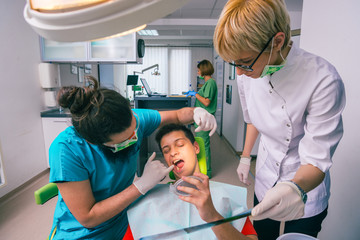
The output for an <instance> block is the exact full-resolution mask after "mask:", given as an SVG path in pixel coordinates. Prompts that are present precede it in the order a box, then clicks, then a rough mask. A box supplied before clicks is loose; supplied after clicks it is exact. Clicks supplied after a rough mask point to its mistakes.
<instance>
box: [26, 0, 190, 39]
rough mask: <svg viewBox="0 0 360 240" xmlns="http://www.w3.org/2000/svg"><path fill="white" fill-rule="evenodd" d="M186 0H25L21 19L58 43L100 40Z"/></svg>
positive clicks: (134, 27)
mask: <svg viewBox="0 0 360 240" xmlns="http://www.w3.org/2000/svg"><path fill="white" fill-rule="evenodd" d="M188 1H189V0H27V3H26V5H25V8H24V18H25V20H26V21H27V23H28V24H29V25H30V26H31V27H32V28H33V29H34V30H35V32H37V33H38V34H39V35H41V36H42V37H44V38H46V39H49V40H53V41H58V42H80V41H90V40H95V39H100V38H104V37H108V36H112V35H116V34H119V33H122V32H125V31H129V33H130V32H131V31H132V32H134V31H138V30H139V26H142V28H145V26H146V25H145V26H144V24H147V23H150V22H153V21H154V20H157V19H159V18H162V17H164V16H166V15H168V14H170V13H172V12H174V11H175V10H176V9H178V8H180V7H182V6H184V5H185V4H186V3H187V2H188Z"/></svg>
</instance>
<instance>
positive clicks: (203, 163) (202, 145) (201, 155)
mask: <svg viewBox="0 0 360 240" xmlns="http://www.w3.org/2000/svg"><path fill="white" fill-rule="evenodd" d="M195 141H196V142H197V143H198V144H199V147H200V152H199V153H198V154H197V159H198V163H199V168H200V172H201V173H202V174H205V175H207V166H206V152H205V143H204V139H202V138H201V137H195ZM169 177H170V179H171V180H175V175H174V172H173V171H171V172H170V173H169Z"/></svg>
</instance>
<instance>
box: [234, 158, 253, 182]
mask: <svg viewBox="0 0 360 240" xmlns="http://www.w3.org/2000/svg"><path fill="white" fill-rule="evenodd" d="M250 161H251V157H241V158H240V163H239V166H238V168H237V170H236V171H237V173H238V176H239V179H240V182H242V183H244V184H245V185H247V186H249V185H250V184H251V182H250V181H249V180H248V177H249V171H250Z"/></svg>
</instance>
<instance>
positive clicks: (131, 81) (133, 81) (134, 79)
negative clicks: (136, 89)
mask: <svg viewBox="0 0 360 240" xmlns="http://www.w3.org/2000/svg"><path fill="white" fill-rule="evenodd" d="M138 79H139V75H128V76H127V82H126V85H137V84H138Z"/></svg>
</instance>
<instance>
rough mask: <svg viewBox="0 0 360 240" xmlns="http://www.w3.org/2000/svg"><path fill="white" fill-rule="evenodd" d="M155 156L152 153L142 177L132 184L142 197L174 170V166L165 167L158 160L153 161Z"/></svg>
mask: <svg viewBox="0 0 360 240" xmlns="http://www.w3.org/2000/svg"><path fill="white" fill-rule="evenodd" d="M155 156H156V153H155V152H154V153H153V154H152V155H151V156H150V158H149V160H148V161H147V162H146V164H145V167H144V172H143V174H142V176H141V177H140V178H139V179H138V180H136V181H135V182H134V185H135V187H136V188H137V189H138V190H139V192H140V193H141V194H142V195H145V193H146V192H147V191H149V190H150V189H152V188H153V187H155V186H156V184H158V183H159V182H161V180H163V179H164V177H166V175H167V174H169V172H170V171H171V170H173V168H174V165H171V166H170V167H166V166H165V165H164V164H162V163H161V162H160V161H159V160H154V158H155Z"/></svg>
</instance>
